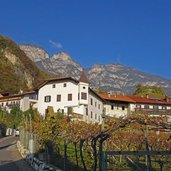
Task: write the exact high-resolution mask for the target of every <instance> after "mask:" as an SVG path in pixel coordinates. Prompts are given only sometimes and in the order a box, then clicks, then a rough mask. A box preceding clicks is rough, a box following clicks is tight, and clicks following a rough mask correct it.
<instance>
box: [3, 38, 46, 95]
mask: <svg viewBox="0 0 171 171" xmlns="http://www.w3.org/2000/svg"><path fill="white" fill-rule="evenodd" d="M0 70H1V73H0V82H1V84H0V92H4V91H8V92H11V93H17V92H19V90H20V89H22V90H25V91H27V90H30V89H32V88H33V87H34V86H36V85H37V84H38V83H39V82H40V81H42V79H44V78H47V76H48V75H47V74H46V73H44V72H42V71H41V70H40V69H38V68H37V67H36V65H35V64H34V62H32V61H31V60H30V59H29V58H28V57H27V56H26V54H25V53H24V52H23V51H22V50H21V49H20V48H19V46H18V45H17V44H16V43H15V42H13V41H12V40H10V39H9V38H7V37H4V36H2V35H0Z"/></svg>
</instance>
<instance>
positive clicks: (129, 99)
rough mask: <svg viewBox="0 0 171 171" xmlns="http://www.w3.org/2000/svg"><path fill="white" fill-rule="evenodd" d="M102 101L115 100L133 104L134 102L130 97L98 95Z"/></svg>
mask: <svg viewBox="0 0 171 171" xmlns="http://www.w3.org/2000/svg"><path fill="white" fill-rule="evenodd" d="M98 95H99V96H100V97H101V98H102V99H104V100H114V101H123V102H133V103H135V101H134V100H132V99H131V98H129V97H128V96H122V95H110V94H98Z"/></svg>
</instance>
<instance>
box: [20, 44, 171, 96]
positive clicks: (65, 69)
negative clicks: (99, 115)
mask: <svg viewBox="0 0 171 171" xmlns="http://www.w3.org/2000/svg"><path fill="white" fill-rule="evenodd" d="M20 47H21V46H20ZM32 47H33V46H30V50H29V51H32ZM28 48H29V46H27V51H28ZM36 48H37V47H36V46H35V49H34V57H33V55H32V53H30V54H29V55H28V56H29V57H30V59H32V60H33V61H34V62H35V63H36V65H37V66H38V67H39V68H41V69H42V70H44V71H46V72H48V73H51V74H54V75H60V76H61V75H62V76H71V77H73V78H75V79H78V78H79V75H80V73H81V71H82V70H83V68H82V66H81V65H79V64H78V63H76V62H75V61H73V60H72V58H71V57H70V56H69V55H68V54H67V53H66V52H60V53H58V54H54V55H53V56H52V57H50V58H48V57H47V55H45V56H46V57H45V56H40V57H39V55H38V54H39V50H40V49H39V48H37V52H36ZM22 49H23V48H22ZM23 50H24V51H25V49H23ZM27 51H25V53H26V54H27ZM42 52H44V51H43V50H42ZM35 54H37V56H36V55H35ZM30 55H31V56H30ZM37 58H39V60H38V59H37ZM34 59H37V60H34ZM85 72H86V74H87V77H88V79H89V81H90V84H91V86H92V87H95V88H100V89H105V90H107V91H111V92H124V93H126V94H132V93H133V92H134V91H135V87H136V86H137V85H138V84H143V85H151V86H153V85H154V86H161V87H163V88H164V89H165V90H166V92H167V94H169V95H170V94H171V80H167V79H165V78H162V77H160V76H156V75H152V74H147V73H144V72H141V71H138V70H136V69H134V68H130V67H126V66H123V65H118V64H108V65H98V64H95V65H94V66H92V67H91V68H88V69H85Z"/></svg>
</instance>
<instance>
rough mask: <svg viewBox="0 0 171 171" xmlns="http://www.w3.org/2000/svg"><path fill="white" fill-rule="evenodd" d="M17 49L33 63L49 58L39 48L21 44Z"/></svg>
mask: <svg viewBox="0 0 171 171" xmlns="http://www.w3.org/2000/svg"><path fill="white" fill-rule="evenodd" d="M19 47H20V49H21V50H23V51H24V52H25V54H26V55H27V56H28V57H29V58H30V59H31V60H32V61H34V62H38V61H41V60H43V59H47V58H49V55H48V53H47V52H46V51H45V50H44V49H43V48H41V47H39V46H33V45H25V44H22V45H19Z"/></svg>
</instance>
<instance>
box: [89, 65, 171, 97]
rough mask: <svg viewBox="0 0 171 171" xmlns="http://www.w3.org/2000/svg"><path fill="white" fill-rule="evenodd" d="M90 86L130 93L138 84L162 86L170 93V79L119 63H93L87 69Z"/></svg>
mask: <svg viewBox="0 0 171 171" xmlns="http://www.w3.org/2000/svg"><path fill="white" fill-rule="evenodd" d="M87 76H88V78H89V80H90V82H91V85H92V87H100V88H101V89H105V90H108V91H111V92H124V93H125V94H132V93H133V92H134V91H135V88H136V86H137V85H138V84H142V85H149V86H159V87H163V88H164V89H165V90H166V92H167V94H171V80H167V79H165V78H162V77H160V76H156V75H152V74H147V73H144V72H141V71H138V70H136V69H134V68H131V67H126V66H123V65H119V64H108V65H97V64H96V65H94V66H93V67H92V68H90V69H87Z"/></svg>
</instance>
